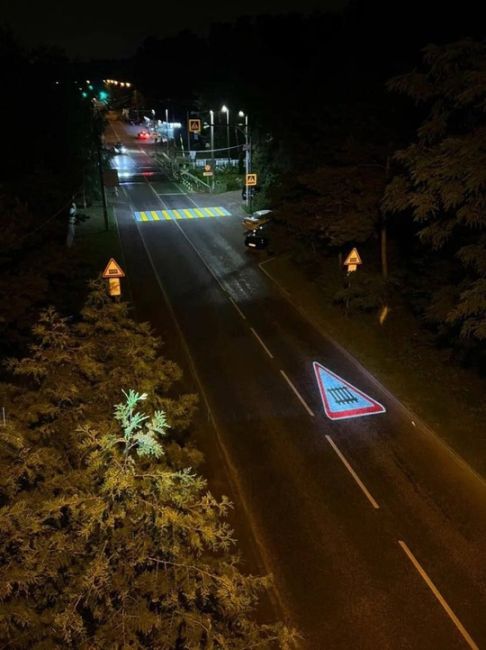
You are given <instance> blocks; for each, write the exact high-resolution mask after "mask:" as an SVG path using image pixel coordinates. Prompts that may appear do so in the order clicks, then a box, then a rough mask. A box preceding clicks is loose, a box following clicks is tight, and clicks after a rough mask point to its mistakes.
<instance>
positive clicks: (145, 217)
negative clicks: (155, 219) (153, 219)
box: [140, 212, 149, 221]
mask: <svg viewBox="0 0 486 650" xmlns="http://www.w3.org/2000/svg"><path fill="white" fill-rule="evenodd" d="M140 216H141V217H142V221H149V218H148V217H147V215H146V214H145V212H141V213H140Z"/></svg>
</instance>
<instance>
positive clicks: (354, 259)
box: [344, 248, 362, 266]
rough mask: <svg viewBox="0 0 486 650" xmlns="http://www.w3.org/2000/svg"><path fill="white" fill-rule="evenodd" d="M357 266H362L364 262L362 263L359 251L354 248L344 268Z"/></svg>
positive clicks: (345, 261)
mask: <svg viewBox="0 0 486 650" xmlns="http://www.w3.org/2000/svg"><path fill="white" fill-rule="evenodd" d="M356 264H362V262H361V257H360V256H359V253H358V249H357V248H353V250H352V251H351V252H350V253H349V255H348V256H347V258H346V259H345V260H344V266H351V265H356Z"/></svg>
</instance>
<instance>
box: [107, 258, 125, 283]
mask: <svg viewBox="0 0 486 650" xmlns="http://www.w3.org/2000/svg"><path fill="white" fill-rule="evenodd" d="M103 277H104V278H124V277H125V274H124V273H123V271H122V269H121V267H120V266H119V264H118V263H117V262H115V260H114V259H113V257H112V258H111V259H110V261H109V262H108V264H107V265H106V269H105V270H104V271H103Z"/></svg>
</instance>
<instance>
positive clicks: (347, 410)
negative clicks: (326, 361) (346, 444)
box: [314, 361, 386, 420]
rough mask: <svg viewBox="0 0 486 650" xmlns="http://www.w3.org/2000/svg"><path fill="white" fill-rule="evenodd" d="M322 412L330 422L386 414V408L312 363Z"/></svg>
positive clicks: (315, 363)
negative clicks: (322, 408)
mask: <svg viewBox="0 0 486 650" xmlns="http://www.w3.org/2000/svg"><path fill="white" fill-rule="evenodd" d="M314 372H315V375H316V379H317V385H318V387H319V392H320V394H321V400H322V405H323V407H324V412H325V414H326V415H327V417H328V418H329V419H330V420H347V419H348V418H360V417H363V416H365V415H375V414H377V413H386V408H385V407H384V406H383V405H382V404H380V403H379V402H377V401H376V400H375V399H373V398H372V397H370V396H369V395H366V393H363V392H362V391H361V390H359V388H356V386H353V385H352V384H350V383H349V382H347V381H346V380H345V379H343V378H342V377H339V375H336V374H335V373H334V372H332V370H329V368H326V367H324V366H322V365H321V364H320V363H317V361H315V362H314Z"/></svg>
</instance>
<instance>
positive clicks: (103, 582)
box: [0, 283, 293, 650]
mask: <svg viewBox="0 0 486 650" xmlns="http://www.w3.org/2000/svg"><path fill="white" fill-rule="evenodd" d="M34 334H35V340H34V342H33V343H32V346H31V348H30V352H29V355H28V356H26V357H25V358H23V359H21V360H12V361H11V362H10V363H9V368H10V370H11V372H12V382H11V384H10V385H3V386H2V392H3V396H2V397H3V403H7V404H9V405H10V406H9V407H8V410H7V412H8V424H7V426H6V427H5V429H4V430H3V432H2V438H1V445H0V465H1V468H2V469H1V472H0V504H1V507H0V531H1V532H0V584H1V589H0V640H1V641H2V642H3V643H8V645H9V647H13V648H24V647H27V646H29V647H33V648H48V647H61V646H62V647H76V648H80V647H81V648H107V647H110V648H117V647H119V648H126V647H134V648H146V647H157V648H167V649H176V648H181V649H182V648H193V649H194V650H196V649H199V648H229V647H231V648H235V649H237V648H247V647H251V646H252V645H258V647H261V648H290V647H293V645H292V638H293V634H292V633H290V632H289V631H288V630H287V629H286V628H284V627H283V626H281V625H259V624H257V623H255V622H254V620H253V618H252V615H253V610H254V608H255V606H256V604H257V602H258V594H259V592H260V591H261V590H262V589H265V588H266V587H267V586H268V579H266V578H256V577H252V576H245V575H243V574H242V573H241V572H240V570H239V569H238V563H237V558H236V557H235V556H234V555H233V554H232V553H231V548H232V547H233V545H234V540H233V538H232V533H231V530H230V528H229V526H228V524H227V523H226V522H225V516H226V513H227V510H228V508H229V507H230V505H231V504H230V503H229V502H228V500H227V499H226V498H224V497H223V498H222V499H221V500H217V499H215V498H214V497H213V496H212V495H211V494H210V493H209V492H208V490H207V486H206V482H205V480H204V479H202V478H201V477H200V476H198V475H197V474H196V473H195V471H194V469H191V467H192V468H193V467H195V466H196V465H197V464H198V463H199V461H200V454H199V452H197V450H195V449H193V448H192V447H191V445H190V444H189V443H188V442H187V440H184V439H183V437H182V434H183V432H184V431H186V430H187V427H188V426H189V422H190V419H191V415H192V413H193V411H194V407H195V397H194V396H192V395H185V396H184V395H183V396H177V395H174V387H175V385H176V383H177V381H178V379H179V378H180V370H179V368H178V367H177V366H176V365H175V364H174V363H173V362H170V361H167V360H165V359H164V358H163V357H162V356H160V341H159V340H158V339H156V338H155V337H153V336H152V335H151V333H150V330H149V329H148V326H147V325H143V324H137V323H135V322H134V321H132V320H131V319H130V317H129V315H128V313H127V306H126V305H124V304H123V303H114V302H112V301H111V299H110V298H108V296H107V295H106V293H105V290H104V287H103V285H101V284H99V283H96V284H95V285H94V286H93V288H92V292H91V293H90V296H89V299H88V302H87V305H86V307H85V309H84V310H83V312H82V316H81V318H80V320H79V321H78V322H69V321H67V320H66V319H65V318H62V317H60V316H59V315H58V314H56V313H55V311H54V310H52V309H48V310H46V311H44V312H43V313H42V314H41V317H40V320H39V322H38V323H37V325H36V327H35V329H34ZM133 385H136V386H138V387H139V390H140V392H135V391H134V390H132V389H131V388H130V387H131V386H133ZM122 390H123V391H124V396H125V397H124V400H123V401H122V402H120V401H119V400H120V397H122V395H121V391H122ZM145 401H147V402H148V403H149V404H150V406H151V408H153V409H154V410H153V411H150V412H149V413H144V412H143V411H142V410H141V409H140V407H141V406H142V403H143V402H145ZM111 403H117V406H116V408H115V412H114V417H113V415H112V407H111ZM14 405H15V408H14Z"/></svg>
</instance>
